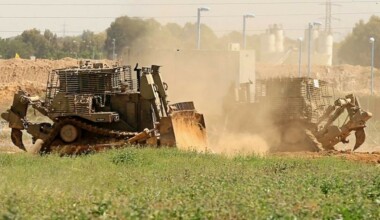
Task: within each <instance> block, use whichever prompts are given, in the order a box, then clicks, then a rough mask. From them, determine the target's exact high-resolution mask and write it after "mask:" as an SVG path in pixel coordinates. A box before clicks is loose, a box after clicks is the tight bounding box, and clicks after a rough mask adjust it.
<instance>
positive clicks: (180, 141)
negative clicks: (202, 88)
mask: <svg viewBox="0 0 380 220" xmlns="http://www.w3.org/2000/svg"><path fill="white" fill-rule="evenodd" d="M205 127H206V126H205V122H204V118H203V115H202V114H199V113H196V112H195V111H193V110H185V111H176V112H173V113H172V114H171V116H170V117H164V118H161V121H160V143H161V145H164V146H165V145H166V146H176V147H177V148H179V149H184V150H196V151H206V150H207V134H206V128H205Z"/></svg>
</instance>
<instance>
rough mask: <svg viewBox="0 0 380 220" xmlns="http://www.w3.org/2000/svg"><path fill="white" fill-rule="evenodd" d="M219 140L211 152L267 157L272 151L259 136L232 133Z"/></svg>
mask: <svg viewBox="0 0 380 220" xmlns="http://www.w3.org/2000/svg"><path fill="white" fill-rule="evenodd" d="M217 140H218V141H217V142H216V143H213V144H212V145H211V146H210V151H211V152H213V153H217V154H223V155H227V156H236V155H244V156H248V155H265V154H267V153H269V150H270V148H269V145H268V143H267V142H266V141H265V140H264V139H263V138H262V137H260V136H258V135H252V134H247V133H245V134H233V133H230V134H227V135H223V136H220V137H218V138H217Z"/></svg>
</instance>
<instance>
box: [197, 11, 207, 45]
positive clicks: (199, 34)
mask: <svg viewBox="0 0 380 220" xmlns="http://www.w3.org/2000/svg"><path fill="white" fill-rule="evenodd" d="M202 11H210V9H209V8H207V7H200V8H198V16H197V18H198V21H197V30H198V33H197V49H198V50H200V49H201V12H202Z"/></svg>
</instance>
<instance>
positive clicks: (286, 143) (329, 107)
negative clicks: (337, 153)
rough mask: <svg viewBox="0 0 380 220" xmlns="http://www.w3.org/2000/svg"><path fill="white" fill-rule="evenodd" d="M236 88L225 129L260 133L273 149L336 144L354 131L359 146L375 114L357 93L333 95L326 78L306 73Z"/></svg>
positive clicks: (320, 147) (330, 147) (324, 147)
mask: <svg viewBox="0 0 380 220" xmlns="http://www.w3.org/2000/svg"><path fill="white" fill-rule="evenodd" d="M252 87H253V88H254V89H251V88H252ZM236 94H237V103H235V104H234V105H232V106H230V107H227V108H226V114H227V120H226V121H227V129H229V130H230V131H237V132H249V133H253V134H258V135H260V136H262V137H264V139H265V140H266V141H267V142H268V143H269V145H270V146H271V149H270V151H275V152H277V151H323V150H335V148H334V146H336V145H337V144H338V143H340V142H342V143H348V142H349V140H348V137H349V135H350V134H351V133H352V132H355V137H356V143H355V145H354V146H353V148H352V149H353V150H356V149H358V148H359V147H360V146H361V145H362V144H363V143H364V141H365V131H364V128H365V127H366V122H367V121H368V120H369V119H370V118H371V116H372V114H371V113H369V112H366V111H364V110H363V109H361V107H360V103H359V100H358V98H357V97H355V96H354V95H353V94H350V95H346V96H345V97H344V98H338V99H336V100H335V101H334V97H333V96H334V90H333V88H332V87H331V86H330V85H329V84H328V83H327V82H325V81H323V80H318V79H312V78H306V77H300V78H291V77H288V78H272V79H261V80H257V81H256V82H255V83H253V82H250V83H243V84H241V85H240V88H239V89H238V90H237V92H236Z"/></svg>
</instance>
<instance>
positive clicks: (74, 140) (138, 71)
mask: <svg viewBox="0 0 380 220" xmlns="http://www.w3.org/2000/svg"><path fill="white" fill-rule="evenodd" d="M167 89H168V85H167V84H166V83H164V82H163V80H162V78H161V74H160V67H159V66H156V65H153V66H151V67H149V68H148V67H143V68H139V67H138V66H137V65H136V67H135V68H134V74H133V71H132V68H131V66H120V65H115V66H107V65H106V64H104V63H91V62H89V61H86V62H81V63H80V65H79V66H77V67H69V68H64V69H56V70H53V71H52V72H51V73H50V74H49V76H48V82H47V87H46V96H45V99H44V100H42V99H40V98H39V97H36V96H31V95H29V94H28V93H27V92H25V91H22V90H20V91H18V92H17V93H16V94H15V95H14V100H13V105H12V106H11V108H10V109H9V110H7V111H6V112H4V113H3V114H1V117H2V118H3V119H5V120H6V121H8V122H9V127H10V128H11V129H12V130H11V139H12V142H13V143H14V144H15V145H16V146H17V147H19V148H20V149H22V150H26V148H25V145H24V142H23V139H22V136H23V132H22V131H23V130H25V131H26V132H27V133H29V134H30V135H31V136H32V142H33V144H34V146H33V147H32V148H31V149H33V151H35V152H40V153H49V152H52V151H58V152H59V153H64V154H78V153H84V152H89V151H98V150H102V149H106V148H111V147H120V146H125V145H126V144H148V145H155V146H177V147H180V148H190V147H198V148H200V147H201V148H205V147H206V130H205V122H204V118H203V115H202V114H200V113H198V112H197V111H196V110H195V107H194V104H193V102H183V103H176V104H169V101H168V100H167V93H166V92H167ZM29 106H31V107H32V108H34V109H35V110H37V111H38V112H40V113H41V114H42V115H44V116H46V117H47V118H48V119H50V121H49V122H43V123H33V122H31V121H30V120H28V118H27V117H26V116H27V112H28V107H29Z"/></svg>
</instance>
